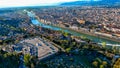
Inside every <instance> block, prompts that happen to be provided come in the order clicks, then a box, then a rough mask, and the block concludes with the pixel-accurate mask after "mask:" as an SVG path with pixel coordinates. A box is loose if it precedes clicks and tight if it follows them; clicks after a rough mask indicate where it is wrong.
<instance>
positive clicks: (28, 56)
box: [24, 54, 31, 66]
mask: <svg viewBox="0 0 120 68" xmlns="http://www.w3.org/2000/svg"><path fill="white" fill-rule="evenodd" d="M30 63H31V56H30V54H25V55H24V64H25V65H26V66H30Z"/></svg>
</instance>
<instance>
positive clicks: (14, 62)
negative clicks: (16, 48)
mask: <svg viewBox="0 0 120 68" xmlns="http://www.w3.org/2000/svg"><path fill="white" fill-rule="evenodd" d="M11 67H12V68H18V67H19V54H17V53H15V52H13V53H8V52H4V51H2V50H0V68H11Z"/></svg>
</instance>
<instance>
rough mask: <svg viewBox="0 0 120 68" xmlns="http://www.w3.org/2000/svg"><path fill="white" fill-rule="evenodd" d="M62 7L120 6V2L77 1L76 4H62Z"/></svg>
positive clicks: (108, 0) (103, 0)
mask: <svg viewBox="0 0 120 68" xmlns="http://www.w3.org/2000/svg"><path fill="white" fill-rule="evenodd" d="M60 5H61V6H100V5H103V6H113V5H115V6H116V5H117V6H118V5H120V0H100V1H99V0H98V1H94V0H90V1H75V2H67V3H62V4H60Z"/></svg>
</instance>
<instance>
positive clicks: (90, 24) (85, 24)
mask: <svg viewBox="0 0 120 68" xmlns="http://www.w3.org/2000/svg"><path fill="white" fill-rule="evenodd" d="M33 11H34V12H35V13H36V15H37V16H38V17H39V18H40V21H41V22H43V23H46V24H52V25H58V26H62V27H67V28H68V27H70V28H73V29H76V30H79V28H81V27H82V28H85V29H86V30H88V31H98V32H103V33H107V34H114V35H115V36H116V37H120V28H119V27H120V8H107V7H94V8H93V7H55V8H47V9H46V8H44V9H34V10H33Z"/></svg>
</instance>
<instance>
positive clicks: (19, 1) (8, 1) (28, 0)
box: [0, 0, 98, 8]
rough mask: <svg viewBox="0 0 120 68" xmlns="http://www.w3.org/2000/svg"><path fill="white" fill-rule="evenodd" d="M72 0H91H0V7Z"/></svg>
mask: <svg viewBox="0 0 120 68" xmlns="http://www.w3.org/2000/svg"><path fill="white" fill-rule="evenodd" d="M72 1H91V0H0V8H4V7H19V6H48V5H57V4H60V3H63V2H72ZM92 1H98V0H92Z"/></svg>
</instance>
